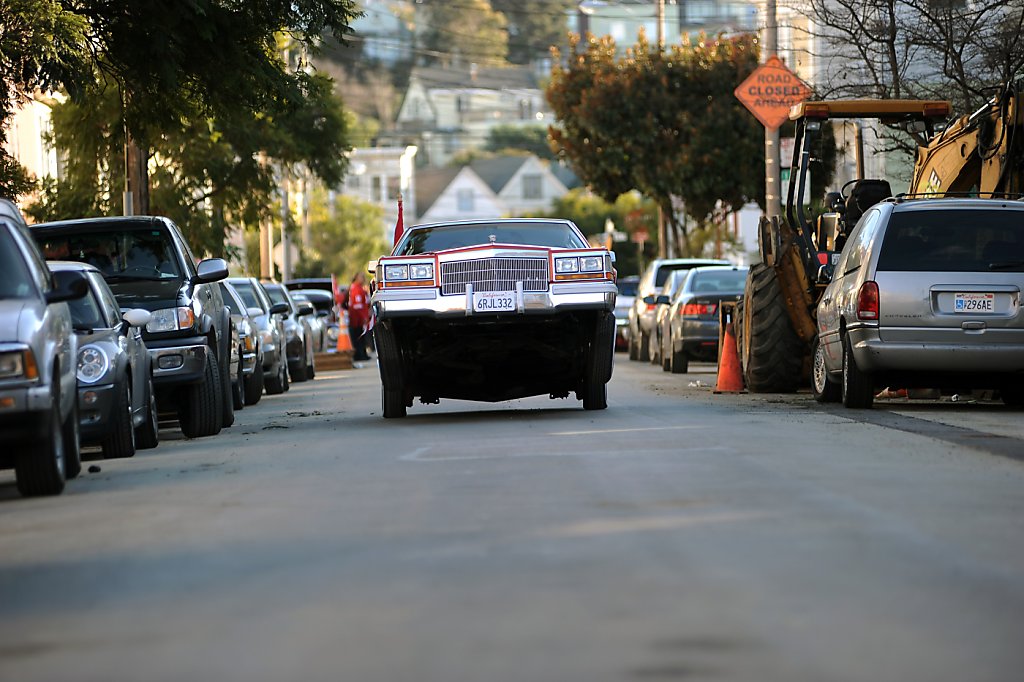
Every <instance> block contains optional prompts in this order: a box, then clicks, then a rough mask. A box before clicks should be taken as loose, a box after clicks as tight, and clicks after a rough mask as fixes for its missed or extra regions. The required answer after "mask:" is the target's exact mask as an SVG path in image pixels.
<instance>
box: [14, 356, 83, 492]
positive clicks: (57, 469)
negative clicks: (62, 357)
mask: <svg viewBox="0 0 1024 682" xmlns="http://www.w3.org/2000/svg"><path fill="white" fill-rule="evenodd" d="M54 371H56V369H55V370H54ZM52 395H53V406H52V407H51V408H50V413H49V414H48V415H47V416H46V417H45V421H46V423H45V424H43V425H42V426H43V429H42V433H41V434H40V436H39V438H38V439H37V440H36V441H35V442H33V443H32V444H30V445H26V446H23V447H22V448H21V451H20V452H18V456H17V458H16V459H15V461H14V476H15V480H16V484H17V486H18V492H19V493H21V494H22V495H24V496H25V497H35V496H37V495H59V494H61V493H62V492H63V491H64V482H65V480H66V478H65V476H66V474H65V472H66V469H65V463H66V459H65V449H64V430H65V429H64V424H62V423H61V420H60V383H59V382H57V381H55V382H54V385H53V391H52ZM72 413H73V414H74V415H75V416H76V418H77V416H78V413H77V412H75V411H74V410H72ZM76 431H77V429H76Z"/></svg>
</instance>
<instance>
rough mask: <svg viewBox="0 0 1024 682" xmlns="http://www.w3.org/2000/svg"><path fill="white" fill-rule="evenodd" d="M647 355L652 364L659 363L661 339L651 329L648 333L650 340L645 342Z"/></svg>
mask: <svg viewBox="0 0 1024 682" xmlns="http://www.w3.org/2000/svg"><path fill="white" fill-rule="evenodd" d="M647 357H648V359H649V361H650V363H651V364H652V365H660V364H661V341H660V340H659V339H658V335H657V334H656V333H655V332H654V331H653V330H652V331H651V334H650V341H648V342H647Z"/></svg>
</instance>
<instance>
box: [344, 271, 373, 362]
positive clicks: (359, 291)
mask: <svg viewBox="0 0 1024 682" xmlns="http://www.w3.org/2000/svg"><path fill="white" fill-rule="evenodd" d="M346 304H347V307H348V335H349V338H350V339H352V351H353V353H352V360H353V361H355V362H361V361H364V360H369V359H370V356H369V354H368V353H367V352H366V324H367V323H368V322H369V321H370V301H369V298H368V297H367V295H366V276H365V275H364V274H363V273H362V272H357V273H356V276H355V277H353V278H352V284H350V285H349V287H348V299H347V300H346Z"/></svg>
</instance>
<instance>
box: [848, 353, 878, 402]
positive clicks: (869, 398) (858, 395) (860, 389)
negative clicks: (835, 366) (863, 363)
mask: <svg viewBox="0 0 1024 682" xmlns="http://www.w3.org/2000/svg"><path fill="white" fill-rule="evenodd" d="M842 397H843V405H845V406H846V407H851V408H855V409H868V408H870V407H871V404H872V403H873V402H874V400H875V386H874V383H873V382H872V381H871V375H870V374H868V373H866V372H862V371H861V370H860V369H858V367H857V361H856V360H855V359H854V357H853V349H852V348H851V347H850V343H849V341H845V340H844V342H843V385H842Z"/></svg>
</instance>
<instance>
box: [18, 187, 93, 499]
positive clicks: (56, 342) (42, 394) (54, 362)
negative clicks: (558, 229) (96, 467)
mask: <svg viewBox="0 0 1024 682" xmlns="http://www.w3.org/2000/svg"><path fill="white" fill-rule="evenodd" d="M62 284H63V286H60V287H58V286H56V284H55V282H54V278H53V275H52V273H51V272H50V269H49V268H48V267H47V265H46V263H45V262H44V261H43V257H42V255H41V254H40V253H39V249H38V248H37V247H36V245H35V243H34V242H33V241H32V238H31V237H30V236H29V233H28V230H27V229H26V227H25V223H24V221H23V219H22V217H21V213H20V211H18V209H17V207H16V206H14V204H12V203H11V202H9V201H6V200H2V199H0V446H2V447H0V468H13V469H14V473H15V477H16V480H17V486H18V491H19V492H20V493H21V494H22V495H57V494H59V493H61V492H62V491H63V490H64V482H65V481H66V480H67V479H70V478H74V477H75V476H77V475H78V474H79V472H81V470H82V460H81V457H80V454H79V441H78V434H79V424H78V391H77V384H76V378H75V374H76V372H77V368H78V361H77V356H78V345H77V341H76V338H75V334H74V333H73V332H72V325H71V314H70V312H69V311H68V306H67V303H66V301H70V300H74V299H78V298H81V297H82V296H85V294H86V293H87V292H88V287H89V284H88V282H87V281H86V279H85V277H84V276H82V275H79V274H78V273H72V274H71V275H70V276H69V277H68V278H66V279H65V280H63V282H62Z"/></svg>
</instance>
